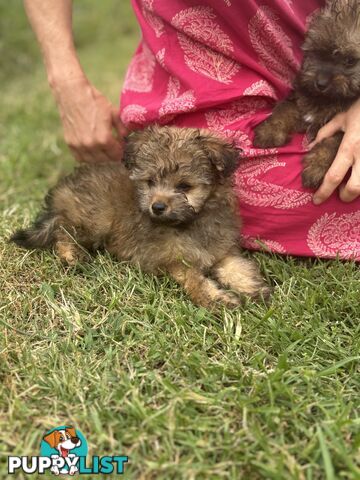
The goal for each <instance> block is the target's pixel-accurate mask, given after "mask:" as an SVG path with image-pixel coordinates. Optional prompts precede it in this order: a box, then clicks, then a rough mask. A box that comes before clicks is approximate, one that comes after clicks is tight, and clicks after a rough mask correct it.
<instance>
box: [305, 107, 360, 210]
mask: <svg viewBox="0 0 360 480" xmlns="http://www.w3.org/2000/svg"><path fill="white" fill-rule="evenodd" d="M339 131H342V132H344V137H343V140H342V142H341V145H340V148H339V150H338V153H337V155H336V158H335V160H334V162H333V164H332V165H331V167H330V168H329V170H328V172H327V174H326V175H325V178H324V181H323V183H322V185H321V187H320V188H319V189H318V190H317V191H316V192H315V194H314V199H313V201H314V203H315V204H316V205H318V204H320V203H323V202H324V201H325V200H327V199H328V198H329V197H330V195H331V194H332V193H333V192H334V191H335V190H336V188H337V187H339V185H340V193H339V194H340V198H341V200H343V201H344V202H352V201H353V200H355V199H356V198H358V197H359V196H360V100H357V101H356V102H355V103H354V104H353V105H352V106H351V107H350V109H349V110H348V111H347V112H344V113H340V114H339V115H337V116H336V117H334V118H333V119H332V120H331V121H330V122H329V123H327V124H326V125H325V126H324V127H323V128H321V129H320V130H319V133H318V135H317V137H316V139H315V141H314V142H313V143H312V144H311V145H310V148H311V147H313V146H314V145H315V144H316V143H319V142H321V141H322V140H324V139H325V138H328V137H331V136H332V135H334V134H335V133H336V132H339ZM350 169H351V174H350V178H349V179H348V181H347V182H346V183H344V184H343V185H341V184H342V182H343V180H344V178H345V176H346V174H347V173H348V171H349V170H350Z"/></svg>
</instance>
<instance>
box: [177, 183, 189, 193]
mask: <svg viewBox="0 0 360 480" xmlns="http://www.w3.org/2000/svg"><path fill="white" fill-rule="evenodd" d="M175 188H176V190H178V191H179V192H188V191H189V190H191V185H190V184H189V183H186V182H180V183H178V184H177V185H176V187H175Z"/></svg>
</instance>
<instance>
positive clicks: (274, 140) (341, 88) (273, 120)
mask: <svg viewBox="0 0 360 480" xmlns="http://www.w3.org/2000/svg"><path fill="white" fill-rule="evenodd" d="M303 50H304V60H303V64H302V68H301V71H300V72H299V74H298V76H297V77H296V79H295V82H294V90H293V92H292V93H291V94H290V96H289V97H288V98H287V99H286V100H285V101H283V102H281V103H279V104H278V105H277V106H276V107H275V109H274V112H273V113H272V115H271V116H270V117H269V118H268V119H267V120H265V122H263V123H261V124H260V125H258V126H257V127H256V129H255V139H254V145H255V146H256V147H260V148H268V147H278V146H281V145H284V144H285V143H287V142H288V141H289V140H290V137H291V134H292V133H294V132H304V131H308V133H309V136H310V138H311V139H313V138H314V137H315V136H316V134H317V132H318V130H319V129H320V128H321V127H322V126H323V125H324V124H325V123H327V122H328V121H330V120H331V119H332V118H333V117H334V116H335V115H336V114H337V113H340V112H344V111H346V110H347V109H348V108H349V107H350V106H351V104H352V103H353V102H354V101H355V100H356V99H358V98H359V96H360V1H359V0H330V1H328V2H327V4H326V6H325V7H324V8H323V9H322V10H321V11H320V12H319V13H318V14H317V15H315V17H314V18H313V20H312V21H311V23H310V26H309V31H308V33H307V35H306V39H305V43H304V45H303ZM342 137H343V133H337V134H335V135H334V136H333V137H331V138H328V139H326V140H324V141H322V142H321V143H319V144H318V145H316V146H315V147H314V148H313V149H312V150H311V151H310V152H309V153H308V154H307V155H306V156H305V157H304V160H303V164H304V170H303V175H302V179H303V185H304V186H305V187H309V188H318V187H319V186H320V185H321V183H322V180H323V178H324V176H325V174H326V172H327V170H328V169H329V167H330V166H331V164H332V162H333V160H334V159H335V156H336V154H337V151H338V148H339V145H340V143H341V140H342Z"/></svg>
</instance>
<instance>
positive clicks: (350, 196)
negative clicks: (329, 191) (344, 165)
mask: <svg viewBox="0 0 360 480" xmlns="http://www.w3.org/2000/svg"><path fill="white" fill-rule="evenodd" d="M359 196H360V157H358V159H357V160H356V161H355V162H354V164H353V166H352V171H351V176H350V178H349V180H348V182H347V183H346V185H344V186H343V187H341V188H340V198H341V200H342V201H343V202H352V201H353V200H355V199H356V198H358V197H359Z"/></svg>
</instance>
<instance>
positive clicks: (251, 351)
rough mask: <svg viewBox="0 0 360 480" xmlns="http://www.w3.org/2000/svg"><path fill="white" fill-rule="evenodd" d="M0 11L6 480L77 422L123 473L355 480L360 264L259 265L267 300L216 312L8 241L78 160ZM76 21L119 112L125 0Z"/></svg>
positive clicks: (87, 62) (24, 41)
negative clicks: (17, 458)
mask: <svg viewBox="0 0 360 480" xmlns="http://www.w3.org/2000/svg"><path fill="white" fill-rule="evenodd" d="M0 13H1V15H0V18H1V19H2V20H1V22H2V24H1V35H2V37H1V43H0V53H1V55H2V60H5V63H4V68H3V71H2V77H1V87H2V95H1V109H0V125H1V127H0V128H1V130H0V135H1V153H0V165H1V189H0V205H1V222H0V230H1V244H0V328H1V339H0V453H1V459H2V463H1V464H0V468H1V471H0V476H1V478H9V477H8V476H7V474H6V456H7V455H10V454H13V455H37V454H38V453H39V444H40V440H41V437H42V435H43V433H44V432H45V431H46V430H48V429H50V428H52V427H54V426H57V425H61V424H64V423H66V424H69V423H70V424H74V425H75V426H76V427H77V428H79V429H80V430H81V431H82V432H83V433H84V435H85V437H86V438H87V440H88V442H89V445H90V450H91V454H93V455H105V454H109V455H112V454H117V453H119V454H126V455H129V457H130V464H129V466H128V468H127V469H126V472H127V473H126V475H125V478H129V479H164V480H169V479H186V480H192V479H219V478H220V479H221V478H224V479H240V478H243V479H246V480H257V479H274V480H282V479H284V480H288V479H299V480H312V479H319V480H323V479H325V480H332V479H353V480H355V479H359V478H360V456H359V447H360V416H359V411H360V410H359V406H360V401H359V388H360V376H359V360H360V335H359V332H360V326H359V317H360V308H359V281H360V274H359V269H358V266H356V265H355V264H353V263H342V262H340V261H333V262H325V261H299V260H296V259H291V258H289V259H284V258H282V257H278V256H275V255H266V254H256V255H255V258H256V260H257V261H258V263H259V264H260V265H261V267H262V269H263V271H264V273H265V275H266V276H267V277H268V279H269V280H270V281H271V282H272V283H273V284H274V285H275V293H274V296H273V300H272V303H271V304H270V306H268V307H266V306H265V305H261V304H260V305H256V304H253V303H248V305H246V306H245V307H244V308H243V309H239V310H237V311H234V312H230V311H226V310H224V311H222V312H220V313H219V314H217V315H214V314H210V313H208V312H207V311H205V310H203V309H199V308H197V307H195V306H194V305H192V303H191V302H190V301H189V300H188V298H187V297H186V296H185V295H184V294H183V292H182V290H181V289H179V288H178V287H177V285H176V284H175V283H174V282H172V281H171V280H169V279H166V278H165V279H158V278H154V277H151V276H148V275H144V274H142V273H141V272H140V271H139V270H137V269H136V268H132V267H129V266H128V265H126V264H121V263H116V262H114V261H113V260H112V259H111V258H110V257H109V256H107V255H99V256H97V257H96V259H95V260H94V262H93V263H91V264H89V265H84V266H82V267H79V268H78V269H76V270H74V269H65V268H64V267H62V266H61V265H60V264H59V262H58V261H57V259H56V258H55V257H54V256H53V255H52V253H50V252H41V253H39V252H24V251H23V250H20V249H17V248H16V247H15V246H13V245H9V244H8V243H7V240H6V239H7V238H8V236H9V235H10V233H11V232H12V231H13V230H14V229H15V228H17V227H19V226H23V225H26V224H28V222H29V221H30V219H31V218H32V217H33V216H34V214H35V213H36V211H37V210H38V208H39V206H40V204H41V200H42V197H43V196H44V194H45V192H46V190H47V189H48V187H49V186H51V185H53V184H54V182H55V181H56V179H57V178H58V177H59V176H60V175H62V174H63V173H65V172H66V171H68V170H69V169H71V167H72V165H73V161H72V159H71V156H70V154H69V152H68V150H67V149H66V147H65V145H64V143H63V140H62V137H61V128H60V124H59V120H58V116H57V112H56V108H55V105H54V102H53V100H52V98H51V95H50V92H49V90H48V87H47V84H46V80H45V75H44V71H43V67H42V65H41V60H40V58H39V54H38V51H37V48H36V45H35V43H34V40H33V36H32V34H31V32H30V29H29V28H28V26H27V23H26V20H25V18H24V15H23V12H22V7H21V3H20V1H18V0H12V1H11V2H6V3H5V2H2V4H1V6H0ZM75 25H76V26H75V31H76V32H77V43H78V47H79V52H80V54H81V60H82V63H83V65H84V67H85V69H86V71H87V72H88V74H89V76H90V78H91V80H92V81H93V82H94V83H95V84H96V86H97V87H98V88H99V89H100V90H101V91H103V92H104V93H105V94H106V95H108V96H109V98H111V99H112V100H113V101H114V102H116V101H117V98H118V91H119V89H120V84H121V79H122V77H123V74H124V70H125V66H126V64H127V62H128V60H129V58H130V55H131V52H132V51H133V50H134V48H135V45H136V39H137V37H138V30H137V27H136V24H135V22H134V20H133V18H132V17H131V16H130V8H129V5H128V2H125V1H119V0H107V2H94V1H90V0H86V1H85V0H81V1H78V2H76V3H75ZM16 478H22V477H21V476H20V475H19V476H17V477H16ZM32 478H36V477H32ZM39 478H41V477H39ZM84 478H87V476H84ZM99 478H101V477H100V476H99Z"/></svg>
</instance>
